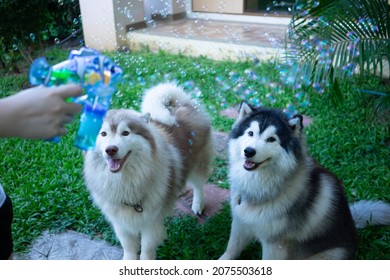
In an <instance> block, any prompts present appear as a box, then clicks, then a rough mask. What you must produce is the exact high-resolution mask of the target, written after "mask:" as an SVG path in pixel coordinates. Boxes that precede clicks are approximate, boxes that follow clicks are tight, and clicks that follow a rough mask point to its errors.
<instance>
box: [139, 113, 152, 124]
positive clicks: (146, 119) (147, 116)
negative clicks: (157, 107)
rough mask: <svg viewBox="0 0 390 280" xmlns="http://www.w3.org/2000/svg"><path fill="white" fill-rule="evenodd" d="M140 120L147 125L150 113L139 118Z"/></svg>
mask: <svg viewBox="0 0 390 280" xmlns="http://www.w3.org/2000/svg"><path fill="white" fill-rule="evenodd" d="M141 119H142V120H143V121H144V122H146V123H149V122H150V113H146V114H144V115H142V116H141Z"/></svg>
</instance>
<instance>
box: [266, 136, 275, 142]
mask: <svg viewBox="0 0 390 280" xmlns="http://www.w3.org/2000/svg"><path fill="white" fill-rule="evenodd" d="M275 141H276V139H275V138H274V137H269V138H267V142H269V143H272V142H275Z"/></svg>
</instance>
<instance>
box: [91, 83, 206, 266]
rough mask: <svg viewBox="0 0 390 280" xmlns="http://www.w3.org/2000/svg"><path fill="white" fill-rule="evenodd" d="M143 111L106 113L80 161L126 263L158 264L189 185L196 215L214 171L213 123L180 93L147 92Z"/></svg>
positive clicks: (171, 89) (161, 88)
mask: <svg viewBox="0 0 390 280" xmlns="http://www.w3.org/2000/svg"><path fill="white" fill-rule="evenodd" d="M141 108H142V113H138V112H135V111H132V110H110V111H109V112H108V113H107V115H106V117H105V120H104V122H103V126H102V129H101V131H100V135H99V136H98V138H97V141H96V148H95V150H94V151H93V152H88V153H87V155H86V157H85V163H84V177H85V182H86V185H87V188H88V189H89V191H90V192H91V194H92V197H93V200H94V202H95V204H96V205H97V206H98V207H99V208H100V209H101V211H102V212H103V213H104V215H105V216H106V217H107V219H108V220H109V221H110V222H111V224H112V225H113V228H114V230H115V233H116V235H117V237H118V239H119V241H120V243H121V245H122V247H123V250H124V256H123V258H124V259H138V258H139V257H140V258H141V259H155V257H156V248H157V246H158V245H159V244H160V243H161V242H162V241H163V240H164V238H165V236H166V233H165V228H164V224H163V223H164V219H165V217H166V216H167V215H169V214H170V213H171V211H172V210H173V207H174V203H175V201H176V200H177V198H178V195H179V194H180V192H181V191H182V190H183V188H184V186H185V185H186V183H187V182H188V183H191V185H192V186H193V190H194V197H193V203H192V210H193V212H194V213H195V214H201V212H202V210H203V207H204V205H203V185H204V183H205V182H206V181H207V179H208V176H209V174H210V171H211V165H212V155H213V143H212V131H211V125H210V119H209V117H208V116H207V114H205V112H204V111H203V109H202V108H201V106H200V104H198V103H196V102H195V101H194V100H192V99H191V98H190V97H189V96H188V95H187V94H186V93H185V92H184V91H183V90H182V89H181V88H180V87H178V86H176V85H174V84H171V83H165V84H160V85H158V86H155V87H153V88H151V89H149V90H148V91H147V92H146V93H145V96H144V99H143V103H142V105H141ZM139 247H141V253H140V256H139V255H138V250H139Z"/></svg>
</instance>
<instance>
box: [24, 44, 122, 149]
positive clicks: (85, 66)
mask: <svg viewBox="0 0 390 280" xmlns="http://www.w3.org/2000/svg"><path fill="white" fill-rule="evenodd" d="M121 75H122V69H120V68H119V67H118V66H116V65H115V64H114V63H113V62H112V61H111V60H110V59H108V58H107V57H105V56H103V55H101V54H100V53H99V52H98V51H96V50H93V49H90V48H81V49H80V50H78V51H76V50H73V51H71V52H70V54H69V58H68V60H65V61H63V62H61V63H59V64H56V65H54V66H50V65H49V64H48V63H47V61H46V59H45V58H38V59H36V60H35V61H34V62H33V64H32V65H31V68H30V73H29V80H30V83H31V84H32V85H45V86H49V87H50V86H57V85H63V84H69V83H79V84H81V85H82V87H83V89H84V92H85V93H86V95H84V96H82V97H79V98H74V99H68V100H67V101H68V102H77V103H80V104H83V105H84V107H83V112H82V115H81V120H80V126H79V130H78V132H77V135H76V138H75V142H74V145H75V146H76V147H78V148H79V149H82V150H92V149H93V148H94V147H95V142H96V137H97V135H98V133H99V131H100V128H101V125H102V122H103V119H104V116H105V114H106V112H107V110H108V109H109V107H110V102H111V97H112V95H113V93H114V92H115V87H116V84H117V83H118V81H119V79H120V77H121ZM59 140H60V138H59V137H55V138H53V139H49V141H52V142H56V143H58V142H59Z"/></svg>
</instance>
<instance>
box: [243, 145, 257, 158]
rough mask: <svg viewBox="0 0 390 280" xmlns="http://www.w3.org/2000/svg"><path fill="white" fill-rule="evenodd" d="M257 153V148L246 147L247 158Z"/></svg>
mask: <svg viewBox="0 0 390 280" xmlns="http://www.w3.org/2000/svg"><path fill="white" fill-rule="evenodd" d="M255 154H256V150H255V149H252V148H250V147H246V148H245V150H244V155H245V156H246V157H247V158H251V157H253V156H254V155H255Z"/></svg>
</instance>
